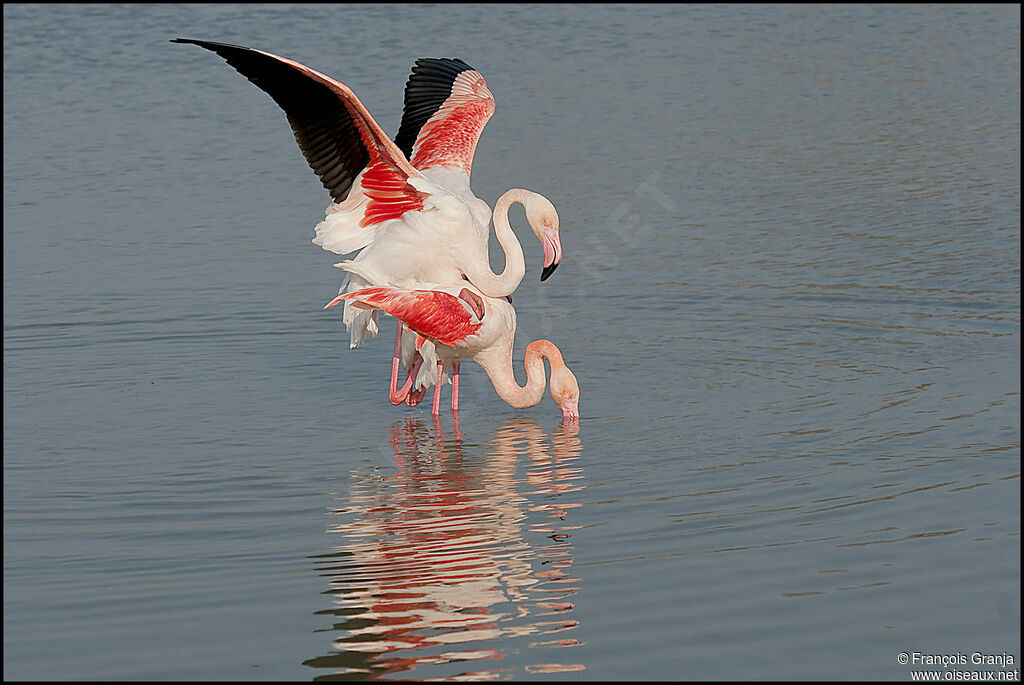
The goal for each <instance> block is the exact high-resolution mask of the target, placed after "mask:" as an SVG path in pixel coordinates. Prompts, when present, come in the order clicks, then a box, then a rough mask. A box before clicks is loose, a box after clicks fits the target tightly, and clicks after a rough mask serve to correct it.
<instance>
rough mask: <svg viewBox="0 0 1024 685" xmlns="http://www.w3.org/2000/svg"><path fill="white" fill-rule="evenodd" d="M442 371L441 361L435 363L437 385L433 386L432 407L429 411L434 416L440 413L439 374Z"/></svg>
mask: <svg viewBox="0 0 1024 685" xmlns="http://www.w3.org/2000/svg"><path fill="white" fill-rule="evenodd" d="M443 369H444V364H442V363H441V361H438V362H437V383H436V384H434V406H433V408H432V409H431V410H430V413H431V414H433V415H434V416H438V415H439V414H440V413H441V372H442V370H443Z"/></svg>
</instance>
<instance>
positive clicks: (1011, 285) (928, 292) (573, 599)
mask: <svg viewBox="0 0 1024 685" xmlns="http://www.w3.org/2000/svg"><path fill="white" fill-rule="evenodd" d="M178 36H183V37H193V38H205V39H210V40H220V41H224V42H230V43H237V44H242V45H250V46H253V47H257V48H260V49H265V50H269V51H271V52H274V53H277V54H281V55H284V56H288V57H291V58H294V59H296V60H298V61H300V62H303V63H304V64H307V65H309V66H311V67H313V68H315V69H318V70H320V71H323V72H325V73H327V74H330V75H332V76H334V77H336V78H338V79H340V80H342V81H343V82H345V83H346V84H348V85H349V86H350V87H352V89H353V90H354V91H355V92H356V93H357V94H358V95H359V97H360V98H361V99H362V101H363V102H364V104H366V106H367V107H368V108H369V110H370V111H371V112H372V113H373V115H374V116H375V117H376V118H377V119H378V121H379V122H380V123H381V125H382V126H383V127H384V128H385V129H386V130H387V131H389V132H392V133H393V132H394V131H395V130H396V128H397V125H398V122H399V120H400V116H401V92H402V87H403V85H404V82H405V79H406V77H407V75H408V70H409V68H410V66H411V65H412V63H413V61H414V60H415V59H416V58H418V57H423V56H459V57H461V58H463V59H465V60H466V61H467V62H469V63H470V64H472V65H473V66H474V67H475V68H477V69H479V70H480V71H481V72H482V73H483V74H484V76H485V78H486V79H487V81H488V85H489V87H490V89H491V91H492V92H494V94H495V97H496V100H497V113H496V114H495V116H494V118H493V119H492V120H491V122H490V123H489V124H488V126H487V128H486V129H485V131H484V135H483V138H482V139H481V142H480V145H479V147H478V149H477V153H476V157H475V160H474V161H475V164H474V173H473V186H474V190H475V192H476V194H477V195H479V196H480V197H482V198H483V199H485V200H486V201H487V202H489V203H493V202H494V200H495V199H496V198H497V197H498V196H499V195H500V194H501V193H502V192H504V191H505V190H506V189H508V188H511V187H525V188H529V189H532V190H535V191H538V192H541V193H543V194H544V195H545V196H547V197H549V198H551V199H552V201H553V202H554V204H555V206H556V207H557V208H558V211H559V215H560V219H561V228H562V244H563V248H564V254H565V259H564V261H563V264H562V266H561V267H560V268H559V270H558V271H557V272H556V273H555V275H554V276H553V277H552V278H551V279H549V280H548V281H547V282H545V283H544V284H541V283H539V278H538V276H539V272H540V265H539V258H540V251H539V249H538V248H537V246H536V245H534V244H533V242H532V241H533V239H532V238H530V237H529V234H528V233H524V232H523V231H520V235H523V236H524V237H523V242H524V246H525V250H526V254H527V276H526V278H525V279H524V281H523V284H522V286H521V287H520V289H519V290H518V291H517V292H516V294H515V297H514V300H515V306H516V308H517V311H518V316H519V330H518V331H517V338H516V341H517V344H516V359H517V361H516V364H517V365H519V364H521V356H520V355H522V353H523V352H522V351H523V350H524V349H525V346H526V344H527V343H528V342H529V341H531V340H533V339H537V338H540V337H545V338H549V339H551V340H553V341H555V342H556V343H557V344H558V345H559V346H560V347H561V348H562V349H563V352H564V354H565V357H566V360H567V362H568V363H569V364H570V366H571V367H572V368H573V370H574V372H575V373H576V376H577V377H578V378H579V379H580V382H581V386H582V391H583V398H582V403H581V409H582V414H583V417H582V419H581V421H580V423H579V425H578V426H572V425H561V422H560V417H559V414H558V412H557V410H556V408H555V407H554V405H553V404H552V403H551V401H550V399H548V398H545V399H544V400H543V401H542V403H541V404H540V405H538V406H537V407H534V408H530V409H526V410H514V409H511V408H510V407H508V406H507V405H505V404H504V403H503V402H502V401H501V400H500V399H499V398H498V397H497V395H496V394H495V393H494V391H493V389H492V388H491V387H490V384H489V382H488V381H487V379H486V377H485V376H484V374H483V373H482V371H481V370H480V369H479V368H477V367H475V366H474V365H472V364H467V365H464V367H463V371H464V374H463V386H462V406H463V409H462V411H461V413H460V415H459V417H458V421H457V422H456V421H455V420H453V417H451V416H450V415H449V414H448V413H447V412H445V413H444V414H442V416H441V417H440V419H439V420H438V421H436V422H435V421H434V419H433V418H432V417H431V416H430V413H429V408H424V407H417V408H406V407H402V408H395V407H392V406H391V405H390V404H389V403H388V402H387V398H386V380H387V376H388V372H389V362H390V334H391V330H392V329H391V325H392V322H391V320H390V319H385V323H384V326H383V335H382V336H381V339H378V340H375V341H372V342H371V343H370V344H368V345H366V346H365V347H363V348H361V349H358V350H350V349H348V344H347V336H346V334H345V332H344V330H343V325H342V323H341V321H340V317H339V316H338V315H337V313H336V312H335V311H333V310H329V311H326V312H325V311H322V310H321V307H322V305H323V304H324V303H325V302H326V301H328V300H329V299H330V298H331V297H333V296H334V295H335V293H336V292H337V288H338V286H339V285H340V283H341V272H339V271H338V270H337V269H334V268H332V266H331V265H332V264H333V263H334V262H336V261H338V258H337V257H336V256H335V255H332V254H329V253H326V252H323V251H322V250H320V249H319V248H317V247H316V246H314V245H312V244H311V242H310V241H311V239H312V234H313V226H314V225H315V224H316V222H317V221H319V220H320V218H322V212H323V209H324V207H325V206H326V204H327V202H328V201H329V197H328V196H327V194H326V192H325V191H324V190H323V189H322V188H321V186H320V184H319V182H318V181H317V179H316V178H315V176H314V175H313V174H312V173H311V172H310V171H309V169H308V167H307V166H306V164H305V162H304V160H303V159H302V157H301V155H300V153H299V151H298V148H297V146H296V145H295V142H294V139H293V138H292V135H291V132H290V130H289V128H288V126H287V122H286V120H285V118H284V117H283V115H282V114H281V112H280V111H279V110H278V108H277V106H276V105H275V104H274V103H273V102H272V101H271V100H270V99H269V98H268V97H267V96H266V95H265V94H264V93H262V92H260V91H259V90H258V89H256V88H254V87H253V86H252V85H251V84H250V83H248V82H247V81H246V80H245V79H244V78H242V77H241V76H239V75H238V74H237V73H235V72H234V71H233V70H232V69H230V68H229V67H228V66H227V65H225V64H224V63H223V62H222V61H221V60H220V59H219V58H217V57H216V56H215V55H212V54H210V53H208V52H206V51H203V50H201V49H199V48H196V47H194V46H188V45H175V44H171V43H169V42H168V41H169V40H170V39H171V38H175V37H178ZM1019 84H1020V11H1019V8H1016V7H1013V6H1007V5H999V6H986V5H972V6H970V7H969V8H968V7H958V6H936V7H923V6H892V5H884V6H861V5H857V6H804V5H801V6H723V7H716V6H708V5H697V6H680V5H653V6H645V5H640V6H634V5H630V6H617V5H595V6H579V5H569V6H559V5H555V6H522V7H519V6H507V5H498V6H491V5H488V6H464V5H451V6H444V8H443V9H442V8H440V7H428V6H404V5H371V6H360V5H341V6H323V5H314V6H304V5H245V6H240V5H131V6H114V5H67V6H61V7H53V6H46V5H17V4H15V5H5V6H4V105H5V107H4V677H5V678H8V679H27V680H45V679H54V680H75V679H89V680H98V679H118V680H129V679H131V680H145V679H150V680H171V679H196V680H198V679H209V680H218V679H219V680H229V679H230V680H240V679H268V680H269V679H288V680H305V679H355V680H361V679H403V678H404V679H426V678H438V679H459V678H476V679H581V680H638V679H644V680H669V679H672V680H676V679H743V680H755V679H780V680H781V679H816V680H817V679H909V678H910V671H911V667H910V666H904V665H901V664H900V663H899V662H898V655H899V653H900V652H914V651H918V652H923V653H928V654H956V653H958V652H959V653H963V654H967V655H969V654H971V653H973V652H981V653H987V654H1003V653H1007V654H1009V655H1011V656H1012V657H1013V658H1014V660H1015V663H1016V665H1017V666H1016V667H1017V668H1019V663H1020V657H1021V655H1020V418H1019V417H1020V364H1019V359H1020V86H1019ZM518 212H519V213H518V214H517V213H513V215H512V223H513V225H516V226H519V227H522V224H523V223H524V217H523V215H522V212H521V210H518ZM494 247H495V249H494V251H493V253H492V263H493V265H494V266H495V268H500V266H501V257H500V253H499V252H498V251H497V249H496V246H494ZM520 372H521V369H520ZM520 377H521V378H522V377H523V374H522V373H521V375H520Z"/></svg>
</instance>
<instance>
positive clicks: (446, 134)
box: [411, 71, 494, 176]
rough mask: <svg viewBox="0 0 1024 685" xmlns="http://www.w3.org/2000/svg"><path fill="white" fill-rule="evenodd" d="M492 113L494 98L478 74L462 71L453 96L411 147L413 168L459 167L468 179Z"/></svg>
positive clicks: (429, 121)
mask: <svg viewBox="0 0 1024 685" xmlns="http://www.w3.org/2000/svg"><path fill="white" fill-rule="evenodd" d="M492 114H494V96H493V95H491V91H489V90H488V89H487V83H486V82H485V81H484V77H483V76H481V75H480V72H478V71H464V72H462V73H461V74H459V75H458V77H456V79H455V81H454V83H453V84H452V94H451V95H450V96H449V97H448V99H447V100H445V102H444V104H443V105H441V107H440V108H439V109H438V110H437V112H436V113H435V114H434V115H433V116H432V117H430V119H429V120H428V121H427V122H426V123H425V124H424V125H423V128H422V129H421V130H420V132H419V135H418V136H416V143H415V145H414V146H413V152H412V160H411V161H412V165H413V166H414V167H416V168H417V169H419V170H421V171H422V170H424V169H429V168H431V167H433V166H459V167H461V168H462V169H463V170H464V171H465V172H466V175H467V176H468V175H469V173H470V170H471V169H472V166H473V153H474V152H475V151H476V144H477V142H478V141H479V140H480V134H481V132H482V131H483V129H484V126H485V125H486V124H487V120H488V119H490V118H491V115H492Z"/></svg>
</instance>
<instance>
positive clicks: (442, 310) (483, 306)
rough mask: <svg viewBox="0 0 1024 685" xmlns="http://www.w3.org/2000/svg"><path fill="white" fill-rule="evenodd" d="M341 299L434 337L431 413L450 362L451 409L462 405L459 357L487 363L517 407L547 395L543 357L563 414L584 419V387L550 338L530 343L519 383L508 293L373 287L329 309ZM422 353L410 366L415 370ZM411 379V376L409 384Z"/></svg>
mask: <svg viewBox="0 0 1024 685" xmlns="http://www.w3.org/2000/svg"><path fill="white" fill-rule="evenodd" d="M342 301H347V302H351V303H352V306H353V307H355V308H357V309H363V310H371V309H377V310H383V311H385V312H387V313H388V314H391V315H392V316H394V317H395V318H397V319H399V320H400V321H401V322H402V324H404V326H406V327H408V329H409V330H410V331H411V332H413V333H415V334H416V346H417V348H420V347H421V346H425V344H426V343H428V342H430V343H433V346H434V353H435V354H436V358H437V374H438V382H437V383H436V384H435V386H434V401H433V408H432V411H431V413H432V414H433V415H435V416H436V415H438V413H439V410H440V397H441V385H442V384H441V377H442V371H443V369H444V367H445V366H448V367H450V368H451V376H452V413H453V414H457V413H458V411H459V381H458V378H459V363H460V361H461V360H462V359H472V360H473V361H475V362H476V363H477V364H479V365H480V366H482V367H483V369H484V371H485V372H487V377H488V378H490V380H491V384H492V385H493V386H494V390H495V391H496V392H497V393H498V396H499V397H501V399H503V400H505V402H507V403H508V404H509V405H511V406H512V407H516V408H522V407H532V406H534V405H536V404H537V403H538V402H540V400H541V398H542V397H543V396H544V387H545V385H546V384H547V379H546V378H545V373H544V362H543V360H544V359H547V360H548V363H549V364H550V365H551V382H550V384H549V390H550V393H551V398H552V399H553V400H554V401H555V404H557V405H558V407H559V409H561V410H562V416H563V418H564V419H571V420H577V419H579V399H580V388H579V384H578V383H577V381H576V376H575V375H573V373H572V371H570V370H569V367H568V366H566V364H565V360H564V359H563V358H562V353H561V351H560V350H559V349H558V347H557V346H555V344H554V343H552V342H551V341H549V340H534V341H533V342H531V343H530V344H529V345H527V346H526V356H525V359H524V364H525V366H526V379H527V380H526V385H525V386H520V385H519V383H518V382H517V381H516V378H515V373H514V372H513V369H512V345H513V342H514V337H515V330H516V311H515V309H513V307H512V305H511V304H510V303H509V302H507V301H506V300H505V299H503V298H495V297H488V296H486V295H484V294H483V293H482V292H480V291H479V289H475V288H473V287H472V286H463V285H454V286H451V285H448V286H437V287H434V288H430V289H419V290H410V289H406V288H392V287H373V288H364V289H362V290H356V291H351V292H347V293H343V294H341V295H338V296H337V297H336V298H334V299H333V300H331V301H330V302H328V303H327V304H326V305H325V306H324V309H327V308H328V307H333V306H335V305H337V304H339V303H340V302H342ZM423 359H424V357H423V356H420V357H418V358H417V360H416V362H415V364H414V365H413V367H412V369H411V370H410V379H411V378H412V377H413V376H415V375H416V372H417V371H418V369H419V367H420V365H421V364H423ZM409 382H410V381H407V384H408V383H409Z"/></svg>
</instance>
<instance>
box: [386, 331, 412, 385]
mask: <svg viewBox="0 0 1024 685" xmlns="http://www.w3.org/2000/svg"><path fill="white" fill-rule="evenodd" d="M401 356H402V322H401V321H399V322H398V327H397V328H395V351H394V354H393V355H392V357H391V384H390V385H389V386H388V399H389V400H391V404H401V403H402V402H404V401H405V397H406V395H408V394H409V390H408V389H407V388H404V387H403V390H404V391H405V392H404V394H403V393H401V392H399V393H396V392H395V387H396V386H397V385H398V362H399V359H400V358H401ZM406 385H408V383H406Z"/></svg>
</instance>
